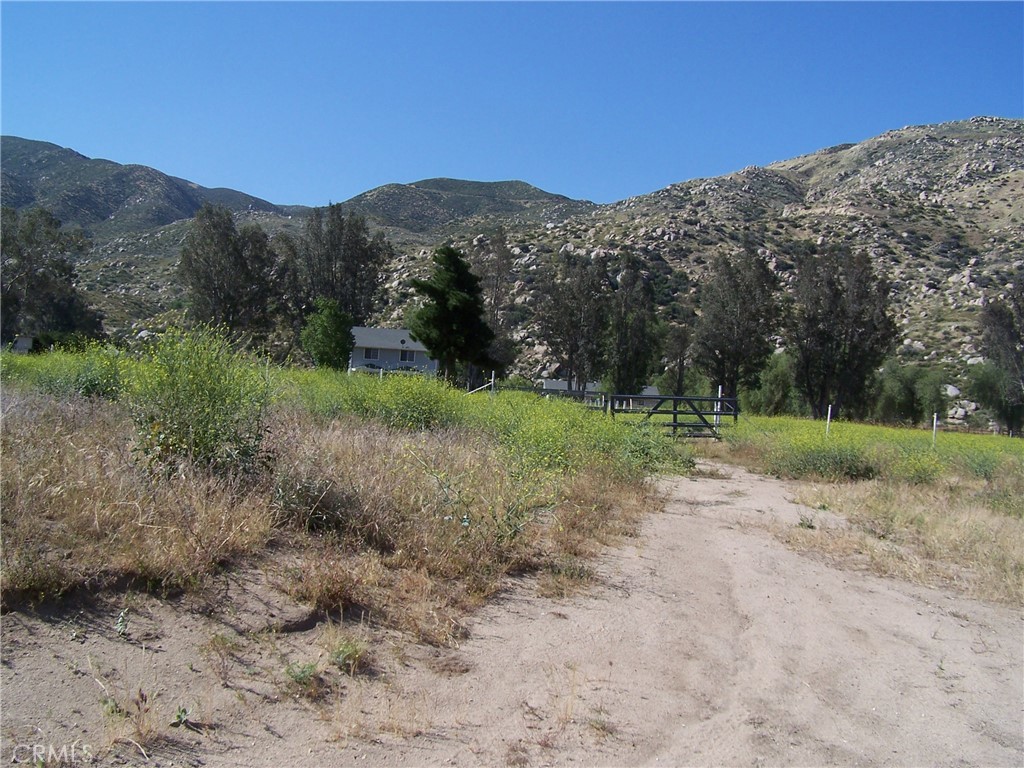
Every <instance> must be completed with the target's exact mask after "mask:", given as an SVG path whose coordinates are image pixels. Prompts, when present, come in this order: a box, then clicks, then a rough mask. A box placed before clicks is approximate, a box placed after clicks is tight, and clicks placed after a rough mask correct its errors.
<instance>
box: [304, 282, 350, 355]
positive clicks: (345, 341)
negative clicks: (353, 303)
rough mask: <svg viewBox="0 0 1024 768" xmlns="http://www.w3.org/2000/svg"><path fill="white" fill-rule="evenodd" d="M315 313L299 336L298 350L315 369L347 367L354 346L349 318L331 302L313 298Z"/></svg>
mask: <svg viewBox="0 0 1024 768" xmlns="http://www.w3.org/2000/svg"><path fill="white" fill-rule="evenodd" d="M316 310H317V311H316V312H315V313H314V314H313V315H311V316H310V318H309V320H307V321H306V325H305V327H303V329H302V333H301V334H300V336H299V339H300V341H301V342H302V348H303V349H304V350H306V353H307V354H308V355H309V356H310V357H311V358H312V359H313V362H314V363H315V364H316V365H317V366H320V367H324V368H334V369H335V370H343V369H345V368H348V362H349V357H350V355H351V354H352V347H353V345H354V344H355V339H354V338H353V337H352V316H351V315H349V314H348V313H347V312H342V311H341V309H340V308H339V307H338V302H336V301H334V300H333V299H317V300H316Z"/></svg>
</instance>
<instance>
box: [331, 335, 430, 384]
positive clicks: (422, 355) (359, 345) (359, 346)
mask: <svg viewBox="0 0 1024 768" xmlns="http://www.w3.org/2000/svg"><path fill="white" fill-rule="evenodd" d="M352 337H353V338H354V339H355V346H353V347H352V357H350V358H349V363H348V369H349V370H350V371H418V372H421V373H429V374H436V373H437V361H436V360H434V359H433V358H431V357H430V354H429V353H428V352H427V348H426V347H424V346H423V345H422V344H420V343H419V342H418V341H413V338H412V336H410V335H409V331H407V330H405V329H394V328H363V327H361V326H356V327H355V328H353V329H352Z"/></svg>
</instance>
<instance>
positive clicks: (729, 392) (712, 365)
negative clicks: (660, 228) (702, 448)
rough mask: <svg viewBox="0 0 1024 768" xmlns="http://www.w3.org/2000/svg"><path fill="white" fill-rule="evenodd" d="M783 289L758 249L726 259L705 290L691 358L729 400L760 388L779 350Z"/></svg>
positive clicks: (717, 264)
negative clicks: (780, 294)
mask: <svg viewBox="0 0 1024 768" xmlns="http://www.w3.org/2000/svg"><path fill="white" fill-rule="evenodd" d="M777 289H778V280H777V279H776V277H775V275H774V273H773V272H772V271H771V268H770V267H769V266H768V263H767V261H766V260H765V259H764V258H763V257H761V256H760V255H758V253H757V250H756V249H755V248H753V247H747V248H744V249H743V250H742V251H740V252H739V253H737V254H735V255H723V256H720V257H719V258H718V259H717V260H716V261H715V262H714V264H713V265H712V267H711V272H710V274H709V275H708V276H707V280H706V282H705V283H704V284H703V285H702V286H701V289H700V293H699V302H700V314H699V316H698V317H697V321H696V323H695V325H694V329H693V343H692V345H691V347H690V354H691V357H692V359H693V364H694V366H695V367H696V368H697V369H698V370H700V371H701V372H702V373H703V374H704V375H705V376H707V377H708V379H710V381H711V382H712V383H713V384H719V385H721V387H722V394H723V395H724V396H726V397H735V396H736V395H737V393H738V392H739V389H740V387H753V386H756V384H757V381H758V377H759V376H760V373H761V370H762V369H763V368H764V366H765V363H767V361H768V358H769V357H770V356H771V354H772V352H773V350H774V348H775V344H774V341H773V336H774V335H775V333H776V331H777V328H776V325H777V323H778V318H779V301H778V298H777Z"/></svg>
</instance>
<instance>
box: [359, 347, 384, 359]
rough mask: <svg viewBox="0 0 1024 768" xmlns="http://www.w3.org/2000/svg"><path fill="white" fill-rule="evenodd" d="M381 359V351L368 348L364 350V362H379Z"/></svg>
mask: <svg viewBox="0 0 1024 768" xmlns="http://www.w3.org/2000/svg"><path fill="white" fill-rule="evenodd" d="M379 358H380V350H379V349H377V348H376V347H366V348H365V349H364V350H363V360H377V359H379Z"/></svg>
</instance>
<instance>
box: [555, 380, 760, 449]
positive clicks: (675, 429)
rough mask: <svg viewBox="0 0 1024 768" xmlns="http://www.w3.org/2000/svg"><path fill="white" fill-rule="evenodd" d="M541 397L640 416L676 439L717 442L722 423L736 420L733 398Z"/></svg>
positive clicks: (586, 394) (736, 406)
mask: <svg viewBox="0 0 1024 768" xmlns="http://www.w3.org/2000/svg"><path fill="white" fill-rule="evenodd" d="M541 394H544V395H554V396H557V397H569V398H572V399H573V400H577V401H579V402H582V403H583V404H584V405H586V406H587V407H589V408H593V409H594V410H600V411H604V412H605V413H607V414H608V415H610V416H612V417H613V418H614V416H615V415H616V414H622V413H626V414H640V415H642V417H643V419H644V420H650V421H652V422H654V423H656V424H658V425H659V426H662V427H664V428H665V429H668V430H670V431H671V432H672V434H673V435H674V436H678V437H712V438H715V439H719V438H720V437H721V429H722V426H723V423H728V422H727V420H729V421H736V419H737V418H739V413H740V406H739V402H737V400H736V398H735V397H714V396H710V397H694V396H689V395H687V396H682V397H676V396H672V395H606V394H604V393H603V392H581V391H571V390H570V391H557V390H550V391H545V392H543V393H541Z"/></svg>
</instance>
